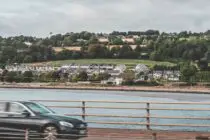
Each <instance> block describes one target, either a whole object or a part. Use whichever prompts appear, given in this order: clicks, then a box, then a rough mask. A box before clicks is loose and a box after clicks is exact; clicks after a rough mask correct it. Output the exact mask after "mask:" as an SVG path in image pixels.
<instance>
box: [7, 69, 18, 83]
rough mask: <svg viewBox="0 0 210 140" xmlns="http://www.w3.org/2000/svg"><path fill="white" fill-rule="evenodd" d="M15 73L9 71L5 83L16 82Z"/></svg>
mask: <svg viewBox="0 0 210 140" xmlns="http://www.w3.org/2000/svg"><path fill="white" fill-rule="evenodd" d="M17 76H18V75H17V72H14V71H9V72H7V74H6V76H5V81H6V82H10V83H11V82H16V81H17Z"/></svg>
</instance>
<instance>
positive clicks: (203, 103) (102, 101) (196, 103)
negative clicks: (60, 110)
mask: <svg viewBox="0 0 210 140" xmlns="http://www.w3.org/2000/svg"><path fill="white" fill-rule="evenodd" d="M31 101H37V102H83V101H84V102H90V103H91V102H92V103H139V104H145V103H150V104H195V105H210V102H142V101H108V100H107V101H106V100H100V101H99V100H31Z"/></svg>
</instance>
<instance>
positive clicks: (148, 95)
mask: <svg viewBox="0 0 210 140" xmlns="http://www.w3.org/2000/svg"><path fill="white" fill-rule="evenodd" d="M0 99H1V100H43V99H44V100H47V99H49V100H108V101H116V100H118V101H119V100H123V101H152V102H154V101H160V102H185V101H186V102H210V95H205V94H186V93H166V92H157V93H155V92H129V91H126V92H124V91H95V90H94V91H92V90H56V89H53V90H49V89H0ZM43 104H45V105H75V106H77V105H81V103H43ZM86 105H87V106H114V107H135V108H136V107H139V108H141V107H145V104H143V105H142V104H120V103H118V104H115V103H112V104H110V103H106V104H105V103H97V104H96V103H87V104H86ZM151 107H154V108H206V109H209V107H210V105H155V104H153V105H151ZM53 109H54V110H55V111H56V112H58V113H60V114H66V113H70V114H72V113H73V114H74V113H81V109H58V108H53ZM86 112H87V113H88V114H109V115H110V114H111V115H132V116H144V115H145V114H146V111H145V110H119V109H118V110H111V109H87V110H86ZM151 115H153V116H154V115H158V116H180V117H182V116H189V117H206V118H208V117H209V120H205V121H204V120H184V119H178V120H177V119H155V118H153V119H151V123H155V124H173V123H178V124H195V125H196V124H205V125H208V124H209V125H210V111H165V110H162V111H157V110H152V111H151ZM86 120H87V121H110V122H145V121H146V120H145V119H143V118H93V117H87V118H86ZM89 126H90V127H110V128H112V127H113V128H145V126H138V125H137V126H136V125H135V126H134V125H118V126H117V125H99V124H98V125H96V124H89ZM152 129H167V130H169V129H176V130H189V131H191V130H196V131H208V130H209V127H191V128H189V127H156V126H152Z"/></svg>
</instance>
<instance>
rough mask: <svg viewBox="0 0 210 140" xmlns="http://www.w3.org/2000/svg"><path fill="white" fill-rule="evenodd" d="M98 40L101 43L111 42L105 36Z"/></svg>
mask: <svg viewBox="0 0 210 140" xmlns="http://www.w3.org/2000/svg"><path fill="white" fill-rule="evenodd" d="M98 42H100V43H109V39H108V38H105V37H100V38H98Z"/></svg>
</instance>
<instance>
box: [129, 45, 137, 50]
mask: <svg viewBox="0 0 210 140" xmlns="http://www.w3.org/2000/svg"><path fill="white" fill-rule="evenodd" d="M129 46H130V47H131V48H132V50H135V49H136V47H137V45H129Z"/></svg>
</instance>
